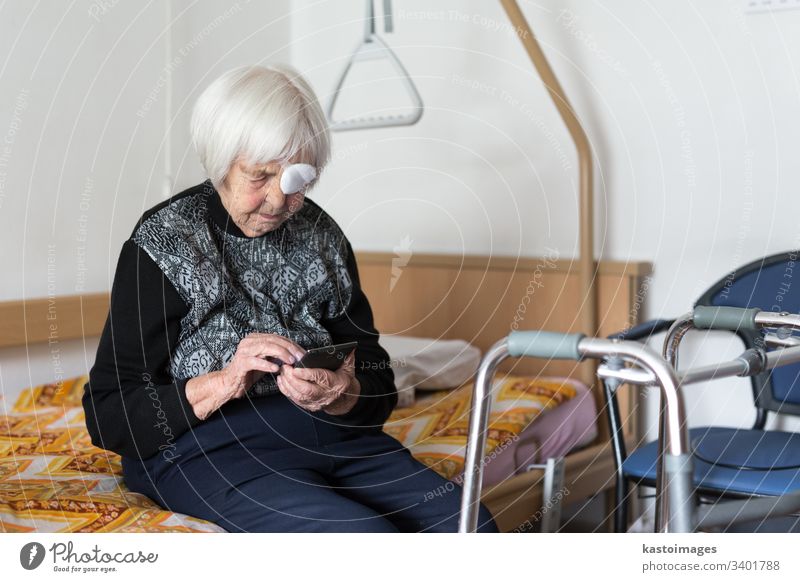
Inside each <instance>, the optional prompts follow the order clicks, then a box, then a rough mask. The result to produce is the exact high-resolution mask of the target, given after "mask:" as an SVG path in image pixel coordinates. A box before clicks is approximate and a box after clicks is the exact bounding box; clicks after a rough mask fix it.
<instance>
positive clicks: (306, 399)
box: [277, 350, 361, 415]
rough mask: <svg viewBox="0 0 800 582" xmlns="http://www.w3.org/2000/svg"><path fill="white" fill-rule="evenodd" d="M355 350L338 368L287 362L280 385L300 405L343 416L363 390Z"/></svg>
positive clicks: (280, 376)
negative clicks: (333, 369)
mask: <svg viewBox="0 0 800 582" xmlns="http://www.w3.org/2000/svg"><path fill="white" fill-rule="evenodd" d="M355 362H356V353H355V350H353V351H352V352H350V354H349V355H348V356H347V357H346V358H345V359H344V362H343V363H342V365H341V366H340V367H339V369H338V370H336V371H335V372H332V371H331V370H325V369H324V368H295V367H293V366H288V365H283V366H282V367H281V373H280V374H279V375H278V380H277V381H278V388H279V389H280V391H281V392H282V393H283V394H284V395H285V396H286V397H287V398H289V399H290V400H291V401H293V402H294V403H296V404H297V405H298V406H301V407H302V408H305V409H306V410H310V411H312V412H316V411H318V410H324V411H325V412H327V413H328V414H333V415H340V414H345V413H346V412H349V411H350V410H351V409H352V408H353V406H354V405H355V403H356V400H357V399H358V395H359V394H360V393H361V384H359V382H358V379H357V378H356V375H355Z"/></svg>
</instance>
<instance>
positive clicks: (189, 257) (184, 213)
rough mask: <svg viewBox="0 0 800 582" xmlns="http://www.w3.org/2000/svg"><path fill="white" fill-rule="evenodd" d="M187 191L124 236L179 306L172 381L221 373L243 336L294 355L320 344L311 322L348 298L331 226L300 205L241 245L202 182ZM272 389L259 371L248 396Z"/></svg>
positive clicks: (316, 324) (317, 326)
mask: <svg viewBox="0 0 800 582" xmlns="http://www.w3.org/2000/svg"><path fill="white" fill-rule="evenodd" d="M187 192H188V193H187V194H185V195H178V196H176V197H175V198H173V199H172V201H170V203H169V204H167V205H165V206H163V207H162V208H161V209H158V210H156V211H155V212H153V213H152V214H150V215H149V216H148V215H145V217H144V218H143V220H142V221H141V223H140V224H139V225H138V226H137V228H136V230H135V231H134V234H133V236H132V239H133V241H134V242H135V243H136V244H138V245H139V246H140V247H141V248H142V249H143V250H144V251H145V252H147V254H148V255H149V256H150V257H151V258H152V259H153V260H154V261H155V263H156V264H157V265H158V267H159V268H160V269H161V270H162V271H163V272H164V274H165V275H166V277H167V278H168V279H169V281H170V282H171V283H172V285H173V286H174V287H175V289H176V290H177V291H178V294H179V295H180V296H181V298H182V299H183V301H184V302H185V303H186V305H188V306H189V312H188V313H187V314H186V316H185V317H184V318H183V319H182V320H181V325H180V335H179V337H178V341H177V345H176V347H175V348H174V350H173V352H172V354H171V359H170V373H171V375H172V377H173V378H176V379H182V378H194V377H196V376H200V375H202V374H205V373H207V372H211V371H214V370H220V369H222V368H223V367H225V366H226V365H227V364H228V363H229V362H230V361H231V359H232V358H233V355H234V353H235V352H236V348H237V346H238V344H239V341H240V340H242V339H243V338H244V337H245V336H247V335H248V334H249V333H252V332H260V333H274V334H278V335H281V336H284V337H287V338H289V339H291V340H292V341H294V342H296V343H298V344H299V345H301V346H303V347H304V348H311V347H317V346H322V345H327V344H330V343H331V336H330V334H329V333H328V332H327V331H326V329H325V327H323V325H322V323H321V322H322V320H324V319H331V318H336V317H339V316H341V315H343V314H344V312H345V310H346V308H347V305H348V304H349V302H350V296H351V292H352V281H351V279H350V275H349V273H348V270H347V244H346V239H345V237H344V234H343V233H342V231H341V229H340V228H339V226H338V225H337V224H336V223H335V222H334V221H333V219H332V218H331V217H330V216H328V214H327V213H325V211H323V210H322V209H321V208H320V207H319V206H317V205H316V204H314V203H313V202H310V201H308V200H306V202H305V204H304V206H303V208H302V209H301V210H300V211H298V212H297V213H296V214H295V215H294V216H292V217H291V218H290V219H289V220H287V221H286V222H284V223H283V224H282V225H281V226H280V227H279V228H277V229H276V230H274V231H272V232H268V233H266V234H265V235H263V236H260V237H253V238H249V237H245V236H244V235H243V234H242V233H241V231H240V230H239V229H238V228H237V227H236V226H235V225H234V224H233V221H232V220H230V218H229V216H228V215H227V212H226V211H225V209H224V207H223V206H222V204H221V202H220V200H219V194H218V193H217V192H216V190H215V189H214V188H213V186H212V185H211V183H210V182H205V183H203V184H201V185H200V186H198V187H195V188H192V189H191V190H189V191H187ZM220 217H224V220H220ZM220 223H222V225H220ZM233 233H238V234H233ZM277 390H278V388H277V385H276V383H275V378H274V377H273V376H272V375H271V374H268V375H266V376H264V377H263V378H262V379H261V380H259V381H258V382H256V383H255V384H254V385H253V387H252V388H251V389H250V394H251V395H258V396H260V395H265V394H269V393H272V392H276V391H277Z"/></svg>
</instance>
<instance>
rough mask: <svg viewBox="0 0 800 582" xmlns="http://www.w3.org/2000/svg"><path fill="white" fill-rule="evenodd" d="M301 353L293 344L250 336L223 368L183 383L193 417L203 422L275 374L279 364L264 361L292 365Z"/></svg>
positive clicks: (271, 337) (264, 335) (270, 336)
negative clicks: (258, 382)
mask: <svg viewBox="0 0 800 582" xmlns="http://www.w3.org/2000/svg"><path fill="white" fill-rule="evenodd" d="M304 353H305V350H304V349H303V348H302V347H300V346H299V345H297V344H296V343H294V342H293V341H291V340H289V339H287V338H285V337H282V336H279V335H275V334H271V333H251V334H249V335H247V336H246V337H245V338H244V339H243V340H242V341H240V342H239V345H238V346H237V347H236V353H235V354H234V356H233V358H232V359H231V361H230V362H229V363H228V365H227V366H225V368H223V369H222V370H219V371H216V372H209V373H208V374H204V375H203V376H198V377H197V378H192V379H191V380H189V381H188V382H187V383H186V397H187V399H188V400H189V402H190V403H191V405H192V409H193V410H194V413H195V415H196V416H197V417H198V418H200V419H206V418H208V417H209V416H211V414H212V413H213V412H214V411H215V410H217V409H218V408H219V407H220V406H222V405H223V404H225V403H226V402H227V401H228V400H232V399H234V398H241V397H242V396H244V395H245V393H246V392H247V390H248V389H249V388H250V387H251V386H252V385H253V384H254V383H255V382H256V381H257V380H258V379H259V378H261V377H262V376H263V375H264V374H266V373H270V372H271V373H275V372H278V371H279V370H280V365H279V364H278V363H276V362H271V361H269V360H267V359H266V358H275V359H277V360H280V361H282V362H284V363H286V364H293V363H294V362H296V361H298V360H300V358H302V357H303V354H304Z"/></svg>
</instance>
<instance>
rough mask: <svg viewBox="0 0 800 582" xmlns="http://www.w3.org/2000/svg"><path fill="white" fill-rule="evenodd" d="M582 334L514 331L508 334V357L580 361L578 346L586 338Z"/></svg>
mask: <svg viewBox="0 0 800 582" xmlns="http://www.w3.org/2000/svg"><path fill="white" fill-rule="evenodd" d="M585 337H586V335H585V334H582V333H559V332H554V331H541V330H535V331H512V332H511V333H510V334H508V340H507V341H508V355H510V356H512V357H514V358H519V357H522V356H528V357H531V358H542V359H548V360H580V359H581V352H580V350H579V349H578V344H579V343H580V341H581V340H582V339H583V338H585Z"/></svg>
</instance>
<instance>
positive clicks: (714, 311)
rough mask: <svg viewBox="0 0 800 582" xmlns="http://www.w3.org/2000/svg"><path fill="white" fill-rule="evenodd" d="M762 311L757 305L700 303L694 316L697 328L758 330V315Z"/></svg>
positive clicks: (695, 309)
mask: <svg viewBox="0 0 800 582" xmlns="http://www.w3.org/2000/svg"><path fill="white" fill-rule="evenodd" d="M760 312H761V310H760V309H758V308H757V307H751V308H749V309H746V308H744V307H711V306H708V305H698V306H697V307H695V308H694V316H693V317H692V319H693V322H694V326H695V327H696V328H697V329H722V330H727V331H739V330H744V331H758V329H759V328H758V326H757V325H756V315H758V314H759V313H760Z"/></svg>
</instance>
